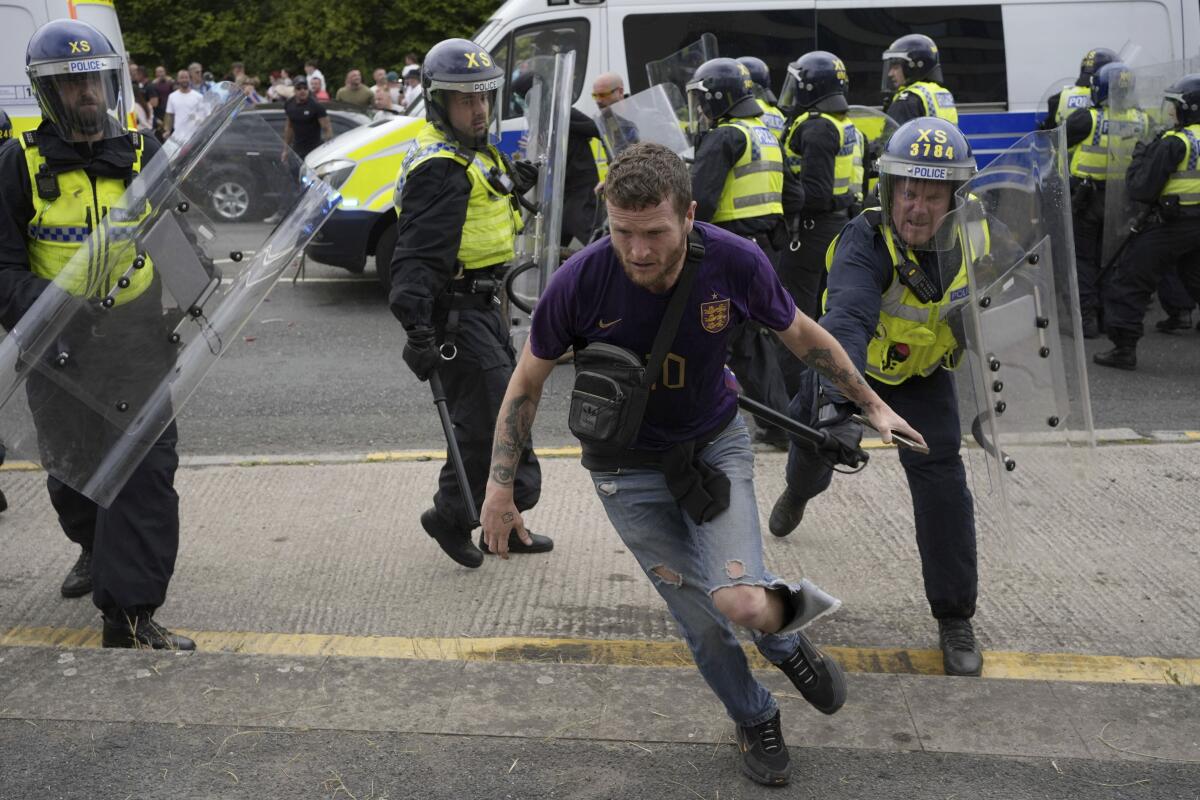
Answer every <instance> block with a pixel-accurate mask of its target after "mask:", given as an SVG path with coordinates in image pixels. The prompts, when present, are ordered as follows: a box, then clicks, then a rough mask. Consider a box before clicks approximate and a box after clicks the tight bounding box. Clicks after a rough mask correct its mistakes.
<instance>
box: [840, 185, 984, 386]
mask: <svg viewBox="0 0 1200 800" xmlns="http://www.w3.org/2000/svg"><path fill="white" fill-rule="evenodd" d="M864 213H866V214H872V215H874V217H875V218H877V219H878V220H879V222H878V223H876V225H875V227H876V228H877V229H879V231H880V233H881V234H882V235H883V241H884V244H885V245H886V246H887V250H888V255H889V256H891V259H892V280H891V283H890V284H889V285H888V287H887V289H885V290H884V292H883V297H882V300H881V303H880V308H879V322H878V323H877V324H876V326H875V335H874V336H872V337H871V341H870V342H868V343H867V361H866V365H865V367H864V371H865V372H866V374H867V375H869V376H871V377H872V378H874V379H875V380H877V381H880V382H881V383H886V384H890V385H892V386H895V385H897V384H901V383H904V381H906V380H908V379H909V378H911V377H913V376H920V377H926V376H928V375H932V374H933V373H934V372H935V371H937V369H938V367H943V366H944V367H946V368H948V369H953V368H954V367H955V366H956V365H957V355H956V354H957V351H958V348H959V343H958V340H957V339H955V338H954V331H953V330H952V329H951V327H950V324H949V323H948V322H946V317H947V315H948V314H949V313H950V312H951V311H952V310H953V309H954V308H955V307H956V304H957V303H958V302H962V301H964V300H965V299H966V298H967V295H968V294H969V292H970V289H969V287H968V286H967V259H968V258H970V257H972V254H974V257H975V258H978V257H980V256H982V255H983V254H985V253H987V252H989V251H990V249H991V235H990V233H989V232H988V226H987V223H986V222H980V223H971V225H970V226H969V227H968V234H967V235H968V236H969V237H970V239H971V241H970V245H969V248H968V247H967V246H965V243H962V242H960V249H961V250H962V264H961V265H960V266H959V268H958V272H957V273H955V275H954V279H953V280H951V281H950V285H949V286H947V287H945V291H944V292H943V294H942V296H941V298H940V299H938V300H936V301H934V302H932V303H922V302H921V301H920V300H918V299H917V297H916V295H914V294H913V293H912V290H911V289H909V288H908V287H907V286H905V285H904V284H903V283H901V282H900V274H899V272H898V271H897V269H896V268H897V267H898V266H899V265H900V264H901V263H903V262H904V261H905V260H911V261H916V260H917V257H916V255H915V254H914V253H913V252H912V250H911V249H909V248H907V247H906V248H905V250H904V253H903V257H901V253H900V251H899V247H898V243H897V242H896V240H895V238H894V237H893V236H892V229H891V226H890V225H884V224H883V212H882V210H881V209H879V208H872V209H868V210H867V211H866V212H864ZM840 240H841V234H838V236H837V237H836V238H834V240H833V241H832V242H830V243H829V249H828V250H826V251H825V269H826V270H830V269H832V268H833V260H834V255H835V253H836V251H837V245H838V242H839V241H840ZM968 250H969V251H970V252H968ZM828 300H829V290H828V289H826V290H825V296H824V298H822V306H823V307H824V306H826V305H827V303H828Z"/></svg>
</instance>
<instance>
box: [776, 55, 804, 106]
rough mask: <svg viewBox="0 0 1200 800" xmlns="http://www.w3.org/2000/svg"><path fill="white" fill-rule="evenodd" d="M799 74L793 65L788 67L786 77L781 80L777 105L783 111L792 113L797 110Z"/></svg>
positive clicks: (799, 87)
mask: <svg viewBox="0 0 1200 800" xmlns="http://www.w3.org/2000/svg"><path fill="white" fill-rule="evenodd" d="M801 86H802V84H801V81H800V74H799V72H797V70H796V69H795V68H794V67H790V66H789V67H788V73H787V78H785V79H784V81H783V91H781V92H780V93H779V107H780V108H782V109H783V111H784V113H786V114H792V113H794V112H796V111H798V110H799V108H798V106H797V104H798V103H799V102H800V96H799V93H800V89H801Z"/></svg>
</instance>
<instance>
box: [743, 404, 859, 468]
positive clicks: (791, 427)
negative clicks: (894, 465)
mask: <svg viewBox="0 0 1200 800" xmlns="http://www.w3.org/2000/svg"><path fill="white" fill-rule="evenodd" d="M738 406H739V407H740V408H741V409H742V410H743V411H747V412H749V413H750V414H753V415H754V416H755V417H757V418H758V419H760V420H762V421H764V422H769V423H771V424H772V425H774V426H775V427H777V428H781V429H782V430H784V431H786V432H787V433H790V434H791V435H792V436H795V437H796V438H798V439H801V440H803V441H805V442H808V443H809V444H810V445H812V446H813V448H814V449H815V450H817V451H818V452H825V453H830V454H833V455H834V456H835V457H836V458H837V460H838V462H839V463H841V464H845V465H846V466H847V467H851V468H853V467H859V466H865V465H866V463H867V461H869V460H870V456H868V455H867V453H866V451H864V450H863V449H862V448H861V447H854V448H850V447H847V446H846V445H844V444H843V443H842V442H840V441H838V440H837V439H835V438H834V437H833V436H830V435H829V431H823V430H818V429H817V428H810V427H809V426H807V425H805V424H804V423H802V422H797V421H796V420H794V419H792V418H791V417H789V416H788V415H787V414H780V413H779V412H778V411H776V410H775V409H773V408H771V407H770V406H765V405H763V404H762V403H760V402H758V401H757V400H751V399H750V398H749V397H746V395H744V394H742V393H741V392H739V393H738Z"/></svg>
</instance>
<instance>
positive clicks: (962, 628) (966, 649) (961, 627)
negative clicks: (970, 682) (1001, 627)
mask: <svg viewBox="0 0 1200 800" xmlns="http://www.w3.org/2000/svg"><path fill="white" fill-rule="evenodd" d="M938 641H939V643H940V644H941V646H942V671H944V672H945V673H946V674H947V675H958V676H963V677H969V678H977V677H979V675H980V673H982V672H983V653H981V652H979V643H978V642H976V641H975V628H974V627H973V626H972V625H971V620H969V619H939V620H938Z"/></svg>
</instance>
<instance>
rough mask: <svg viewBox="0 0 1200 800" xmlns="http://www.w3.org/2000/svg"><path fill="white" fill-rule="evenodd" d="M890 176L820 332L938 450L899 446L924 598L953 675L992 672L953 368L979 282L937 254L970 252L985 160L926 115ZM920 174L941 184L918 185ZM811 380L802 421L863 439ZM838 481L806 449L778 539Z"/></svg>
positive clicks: (901, 140) (907, 129)
mask: <svg viewBox="0 0 1200 800" xmlns="http://www.w3.org/2000/svg"><path fill="white" fill-rule="evenodd" d="M926 143H928V144H929V145H930V146H929V147H925V144H926ZM914 145H915V146H914ZM879 171H880V182H879V189H880V199H881V205H882V208H872V209H868V210H866V211H864V212H863V213H862V214H860V215H859V216H858V217H856V218H855V219H854V220H853V221H852V222H850V224H849V225H847V226H846V228H845V230H843V231H842V233H841V235H840V236H839V237H838V238H837V240H836V243H835V245H834V247H833V248H831V252H830V257H829V258H830V260H829V290H828V293H827V299H826V312H825V315H824V316H823V317H822V318H821V322H820V324H821V327H823V328H825V329H826V330H827V331H829V332H830V333H831V334H833V336H834V338H836V339H837V340H838V342H839V343H841V345H842V346H843V347H844V348H845V349H846V352H847V353H849V354H850V358H851V360H852V361H853V362H854V365H855V367H856V368H858V369H861V370H863V371H864V372H865V373H866V375H867V379H868V383H869V384H870V385H871V387H872V388H873V389H874V390H875V391H876V392H878V394H879V396H880V397H881V398H883V401H884V402H885V403H887V404H888V405H889V406H891V407H892V408H894V409H895V410H896V412H897V413H898V414H900V415H902V416H903V417H904V418H905V419H907V420H908V421H909V423H910V424H911V425H912V426H913V427H915V428H916V429H917V430H919V431H921V433H922V434H923V435H924V437H925V441H926V442H927V443H928V445H929V450H930V452H929V455H920V454H918V453H916V452H915V451H912V450H901V451H900V463H901V465H902V466H903V467H904V471H905V473H906V475H907V477H908V485H909V490H910V492H911V493H912V502H913V514H914V517H915V520H916V528H917V546H918V549H919V550H920V554H921V566H922V572H923V574H924V579H925V595H926V597H927V599H928V601H929V605H930V609H931V610H932V612H933V616H934V617H936V618H937V620H938V627H939V632H940V642H941V648H942V664H943V667H944V669H945V671H946V673H947V674H950V675H979V674H980V670H981V669H982V666H983V658H982V655H981V654H980V652H979V647H978V645H977V644H976V642H975V634H974V629H973V627H972V624H971V617H972V616H973V615H974V613H975V600H976V594H977V583H978V580H977V570H976V555H975V517H974V509H973V504H972V499H971V492H970V490H969V489H968V488H967V480H966V471H965V469H964V467H963V462H962V459H961V457H960V455H959V448H960V445H961V431H960V426H959V417H958V402H957V399H956V393H955V389H954V379H953V377H952V376H951V374H950V373H949V372H948V371H947V370H946V369H943V368H942V367H943V365H944V364H946V363H947V360H948V359H950V358H952V357H953V354H954V352H955V350H956V348H957V347H958V343H957V340H956V337H955V334H954V332H953V331H952V330H951V327H950V325H949V324H948V323H947V322H946V321H945V320H944V319H943V317H942V315H941V309H943V308H944V307H946V306H947V304H948V303H949V302H950V297H951V296H952V294H953V293H954V291H955V290H962V289H964V288H965V287H966V283H967V276H966V262H965V261H963V265H962V267H960V268H959V270H958V272H957V274H955V275H953V276H945V277H944V276H943V275H942V274H941V271H940V270H939V257H938V253H937V252H936V251H939V250H941V251H944V250H946V249H949V248H951V247H953V246H957V247H958V248H959V250H960V251H961V250H962V249H963V248H962V246H961V243H958V244H955V243H954V241H953V240H952V239H951V241H949V242H948V241H947V237H953V236H954V230H955V228H954V225H953V224H952V223H949V222H945V224H943V222H944V220H945V219H946V215H947V214H948V213H949V212H950V210H951V208H952V205H953V202H954V192H955V191H956V189H957V188H958V187H959V186H961V185H962V183H963V182H964V181H966V180H968V179H969V178H970V177H971V176H972V175H973V174H974V173H975V159H974V158H973V157H972V155H971V150H970V145H968V144H967V140H966V137H965V136H963V135H962V133H961V132H960V131H959V130H958V128H957V127H955V126H954V125H952V124H950V123H948V122H946V121H945V120H942V119H937V118H935V117H921V118H918V119H915V120H912V121H910V122H908V123H906V124H905V125H902V126H901V127H900V128H899V130H897V131H896V133H895V134H893V136H892V138H891V140H890V141H889V142H888V145H887V148H886V150H885V151H884V153H883V155H882V156H881V157H880V161H879ZM913 172H916V173H923V174H929V175H937V176H939V177H938V178H936V179H934V178H930V179H917V178H912V177H909V175H911V174H913ZM943 258H944V256H943ZM941 263H944V262H941ZM931 320H932V322H931ZM805 379H806V380H805V383H804V385H803V386H802V387H801V389H800V391H799V392H798V393H797V394H796V396H795V397H794V398H793V400H792V406H791V408H790V413H791V414H792V416H793V417H795V418H796V419H799V420H802V421H805V422H810V423H812V424H815V425H817V426H819V427H827V428H829V430H830V433H831V434H832V435H834V436H835V437H837V438H839V439H842V440H843V441H849V442H852V443H853V444H857V443H858V440H859V438H860V437H861V435H862V429H861V427H859V426H858V424H857V423H855V422H853V421H851V420H850V419H849V415H850V414H851V413H852V412H853V410H854V407H853V405H852V404H851V403H848V402H847V401H846V398H845V396H844V395H843V394H842V393H841V392H839V391H838V390H837V389H836V388H835V387H834V386H833V385H832V384H831V382H830V381H829V380H828V379H827V378H824V377H818V376H816V375H815V374H814V373H813V372H812V371H809V372H806V373H805ZM831 477H832V474H831V469H830V467H829V466H828V465H827V464H826V463H825V462H824V461H822V460H821V459H820V458H819V457H818V456H817V454H816V453H815V452H814V451H811V450H808V449H806V448H804V447H798V446H797V445H796V444H793V445H792V448H791V450H790V452H789V454H788V467H787V488H786V489H785V490H784V492H783V494H781V495H780V497H779V499H778V500H777V501H776V502H775V506H774V508H773V509H772V510H771V517H770V522H769V525H770V529H771V533H773V534H775V535H776V536H787V535H788V534H789V533H791V532H792V531H793V530H794V529H795V528H796V526H797V525H799V524H800V521H801V520H802V518H803V516H804V509H805V505H806V504H807V503H808V501H809V500H811V499H812V498H813V497H815V496H816V495H817V494H819V493H821V492H823V491H824V490H825V489H826V488H828V486H829V483H830V479H831Z"/></svg>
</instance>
